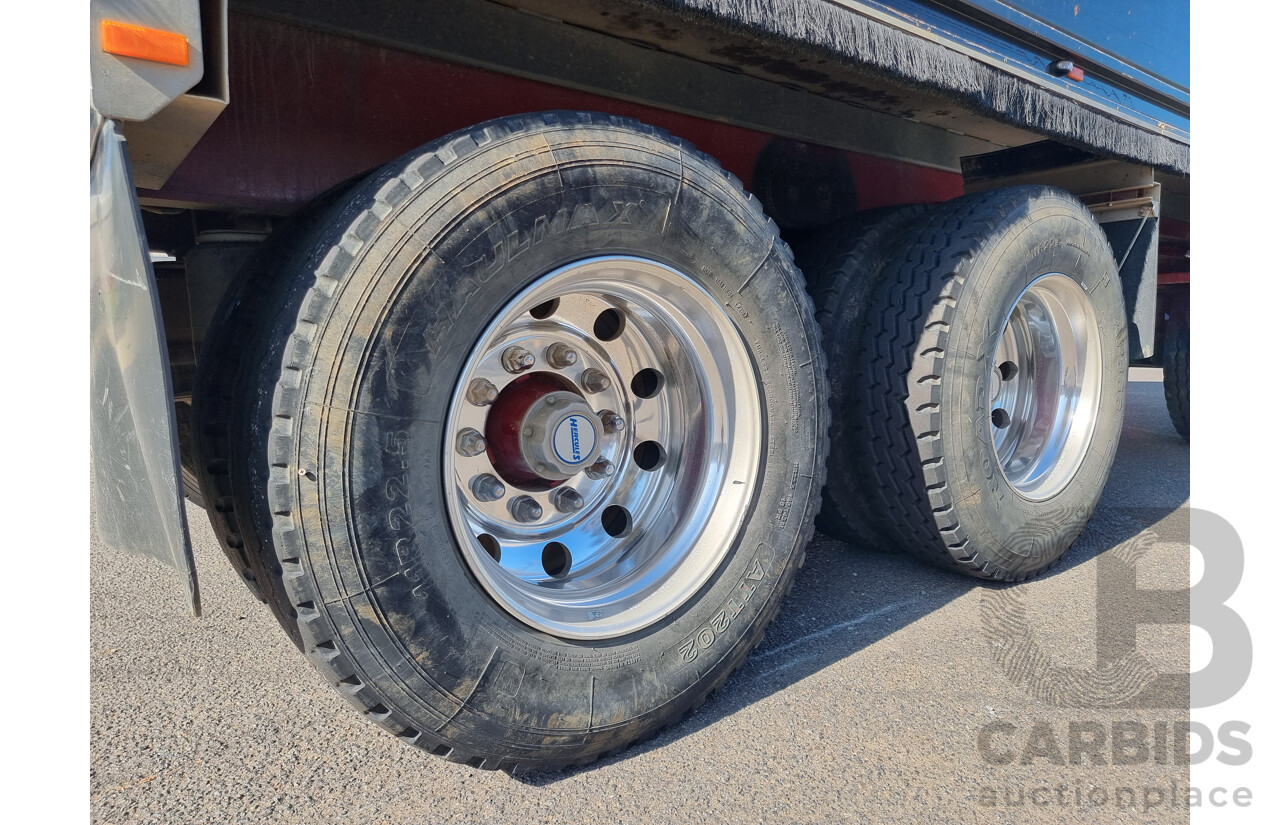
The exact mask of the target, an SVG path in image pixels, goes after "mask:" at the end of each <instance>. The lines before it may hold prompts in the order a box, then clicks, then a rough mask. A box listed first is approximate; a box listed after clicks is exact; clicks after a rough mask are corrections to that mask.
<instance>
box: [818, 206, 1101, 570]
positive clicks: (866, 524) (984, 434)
mask: <svg viewBox="0 0 1280 825" xmlns="http://www.w3.org/2000/svg"><path fill="white" fill-rule="evenodd" d="M858 240H859V241H860V242H862V243H864V244H866V243H876V244H880V245H881V248H880V251H876V252H871V253H866V254H864V255H863V256H862V257H863V259H864V260H867V261H871V262H874V265H875V267H876V268H877V270H878V271H876V272H874V273H872V274H870V275H868V274H867V273H861V274H857V275H855V274H853V273H852V271H847V272H846V273H845V274H844V275H841V274H840V271H839V269H838V268H837V269H836V271H835V272H834V275H833V276H831V277H834V278H835V279H836V280H837V281H838V280H839V279H840V278H845V279H848V278H853V277H859V278H870V279H871V280H872V282H873V283H874V284H875V286H874V290H873V292H872V294H871V295H870V297H869V300H868V307H867V309H866V311H865V322H863V323H861V324H860V326H861V329H860V330H852V331H850V332H849V336H850V337H849V338H846V339H843V340H840V339H838V338H835V337H831V336H829V337H828V338H827V339H826V341H825V344H826V346H827V347H828V349H829V355H830V360H831V362H832V364H833V372H834V373H835V374H836V375H835V378H834V380H833V383H834V385H835V386H836V387H837V388H839V387H841V386H843V387H845V388H847V391H845V392H839V391H837V393H836V396H835V403H836V407H835V409H834V410H833V414H834V416H835V417H836V418H837V419H840V418H841V417H842V416H843V417H845V422H844V424H843V427H842V428H841V430H840V435H839V437H838V438H836V439H835V440H834V442H833V445H832V457H831V463H832V464H833V465H835V464H839V465H840V467H841V468H842V469H840V470H836V471H833V472H832V473H831V474H830V477H829V486H828V490H827V494H826V498H827V500H828V501H829V502H838V503H839V507H836V508H833V509H834V510H835V513H834V515H836V516H838V515H839V513H840V511H841V510H842V509H847V510H848V511H849V512H851V513H853V514H854V515H855V519H856V523H855V524H854V525H853V528H854V532H857V531H859V530H860V531H862V532H870V533H872V534H873V538H872V539H871V540H873V541H878V542H887V543H889V544H892V545H896V546H897V547H899V548H901V549H903V550H906V551H908V552H912V553H915V554H917V555H920V556H921V557H923V558H925V559H928V560H930V561H932V562H935V563H937V564H940V565H942V566H944V567H948V568H952V569H955V570H958V571H961V572H964V573H967V574H969V575H972V576H977V577H980V578H988V579H995V580H1000V581H1018V580H1021V579H1024V578H1027V577H1029V576H1032V575H1035V574H1036V573H1038V572H1040V571H1042V570H1044V569H1045V568H1046V567H1048V566H1049V565H1050V564H1052V563H1053V562H1054V561H1056V560H1057V559H1058V558H1059V557H1061V556H1062V554H1063V553H1064V552H1066V550H1067V548H1068V547H1069V546H1070V545H1071V543H1072V542H1073V541H1074V540H1075V538H1076V537H1077V536H1078V535H1079V533H1080V531H1081V530H1082V529H1083V527H1084V525H1085V523H1086V522H1087V520H1088V519H1089V517H1090V515H1091V514H1092V512H1093V509H1094V506H1095V505H1096V504H1097V501H1098V498H1099V496H1100V495H1101V492H1102V488H1103V485H1104V484H1105V482H1106V479H1107V475H1108V473H1109V471H1110V468H1111V463H1112V459H1113V457H1114V455H1115V451H1116V446H1117V441H1118V438H1119V433H1120V426H1121V423H1122V419H1123V417H1124V397H1125V382H1126V373H1127V369H1126V368H1127V361H1126V359H1127V329H1126V325H1125V319H1124V305H1123V298H1122V294H1121V289H1120V281H1119V277H1118V275H1117V273H1116V265H1115V260H1114V258H1113V256H1112V251H1111V248H1110V246H1109V245H1108V243H1107V240H1106V237H1105V236H1104V234H1103V233H1102V231H1101V229H1100V228H1099V227H1098V225H1097V223H1096V222H1095V221H1094V219H1093V217H1092V215H1090V213H1089V211H1088V209H1086V208H1085V207H1084V206H1083V205H1081V204H1080V203H1079V202H1078V201H1077V200H1075V199H1074V198H1073V197H1071V196H1070V195H1069V194H1067V193H1065V192H1062V191H1060V190H1055V189H1050V188H1046V187H1019V188H1014V189H1005V190H997V191H993V192H988V193H984V194H979V195H971V196H966V197H963V198H960V199H957V200H955V201H952V202H949V203H947V204H944V205H942V206H940V207H938V208H936V209H934V210H932V211H930V212H929V213H928V214H927V215H926V216H924V217H922V218H918V219H917V220H916V222H915V223H914V224H913V225H912V226H910V228H909V229H907V230H906V231H905V232H903V233H902V234H901V235H900V236H897V237H892V236H891V234H890V233H888V232H885V231H878V232H877V231H872V232H871V233H870V234H867V233H865V232H864V233H863V234H862V235H860V236H858ZM829 275H830V273H829ZM820 277H821V276H820ZM844 291H845V290H843V289H842V288H841V284H840V283H831V282H830V281H829V282H828V290H827V292H826V293H825V295H826V297H827V299H828V300H829V301H838V300H840V299H839V297H838V296H839V295H840V294H841V293H842V292H844ZM841 309H842V308H841V307H840V306H839V305H838V304H837V305H830V306H829V305H826V304H824V305H823V306H822V307H821V310H822V313H823V315H824V317H835V316H838V315H839V313H840V312H841ZM855 336H856V340H854V337H855ZM824 518H825V516H824Z"/></svg>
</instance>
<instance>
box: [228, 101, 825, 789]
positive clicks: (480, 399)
mask: <svg viewBox="0 0 1280 825" xmlns="http://www.w3.org/2000/svg"><path fill="white" fill-rule="evenodd" d="M297 260H304V261H305V262H306V263H305V264H303V265H300V266H294V267H293V268H291V269H290V270H289V271H287V272H283V273H280V274H281V275H283V276H284V277H285V278H287V279H289V280H290V282H291V283H292V284H293V286H292V287H291V288H290V290H289V291H288V293H287V295H286V299H287V302H288V306H287V308H286V309H285V310H284V311H282V312H281V313H279V314H278V315H277V317H276V320H275V321H274V322H273V323H272V324H271V328H270V329H269V330H268V331H267V332H266V334H265V335H264V337H263V339H262V348H261V351H260V352H259V353H257V355H256V357H255V358H253V359H251V361H252V363H254V364H256V365H257V369H256V377H255V383H256V387H250V390H255V389H256V392H253V395H254V396H256V397H261V398H267V399H270V421H271V426H270V428H269V430H259V431H258V432H257V433H256V441H254V442H253V443H250V444H249V445H247V446H248V449H247V450H246V451H245V460H246V461H248V462H250V463H251V464H253V465H254V466H255V467H256V468H257V470H256V472H257V473H258V474H263V473H265V474H266V475H267V478H266V481H265V483H264V484H263V485H262V486H261V487H260V488H253V487H249V488H246V489H244V490H237V496H240V495H243V494H246V493H247V494H249V495H250V498H249V499H247V500H244V501H241V502H240V503H239V504H238V505H237V507H238V508H247V509H250V510H252V512H253V513H254V518H255V523H256V524H258V525H259V531H260V532H262V534H263V535H268V534H269V535H270V540H271V543H272V545H273V546H274V549H275V553H276V555H277V556H278V560H279V563H280V567H281V569H282V570H283V583H284V587H285V589H286V591H287V593H288V597H289V601H290V604H291V605H292V608H293V609H294V610H295V611H296V613H297V625H298V628H299V632H300V636H301V639H302V641H303V646H304V649H305V651H306V653H307V656H308V658H309V659H310V660H311V662H312V663H313V664H314V665H315V667H316V668H317V669H318V670H319V671H320V673H321V674H322V675H323V676H324V678H325V679H326V680H327V681H329V682H330V683H331V684H332V685H334V686H335V687H336V688H337V689H338V691H339V692H340V693H341V695H342V696H344V697H345V698H346V699H348V700H349V701H350V702H351V703H352V704H354V705H355V706H356V707H357V708H359V709H360V710H361V711H363V712H364V713H365V714H366V715H367V716H368V717H369V718H371V719H372V720H374V721H375V722H377V723H378V724H380V725H382V726H383V727H385V728H387V729H389V730H390V731H392V732H393V733H394V734H395V735H397V736H398V737H400V738H401V739H402V740H403V741H405V742H408V743H411V744H414V745H417V746H419V747H422V748H425V749H427V750H430V751H431V752H432V753H435V754H438V755H441V756H444V757H445V758H447V759H450V760H452V761H459V762H466V763H467V764H470V765H472V766H474V767H478V768H486V769H494V768H501V769H504V770H508V771H511V772H524V771H529V770H554V769H559V768H563V767H565V766H567V765H570V764H577V763H582V762H587V761H590V760H592V759H595V758H597V757H598V756H600V755H602V754H605V753H609V752H612V751H616V750H619V749H621V748H623V747H625V746H627V745H628V744H629V743H631V742H634V741H636V740H638V739H642V738H645V737H647V736H650V735H652V734H653V733H655V732H656V731H657V730H659V729H660V728H661V727H662V726H664V725H667V724H669V723H671V722H673V721H675V720H677V719H678V718H680V717H681V715H682V714H684V713H685V712H687V711H688V710H690V709H692V708H693V707H695V706H697V705H698V704H700V703H701V701H702V700H703V699H704V698H705V697H706V696H707V694H708V693H710V692H711V691H712V690H714V689H715V688H716V687H718V686H719V685H720V684H722V683H723V682H724V680H725V679H726V678H727V677H728V675H729V673H730V672H731V671H732V670H733V669H734V668H736V667H737V666H738V665H739V664H740V663H741V662H742V661H743V659H744V658H745V657H746V656H747V654H748V653H749V652H750V651H751V650H752V648H753V647H755V646H756V645H757V644H758V643H759V641H760V639H761V638H762V636H763V634H764V631H765V628H766V626H767V625H768V623H769V622H770V620H771V619H772V618H773V617H774V615H775V614H776V613H777V610H778V607H779V604H780V602H781V600H782V598H783V596H784V594H785V593H786V592H787V590H788V589H789V587H790V584H791V581H792V578H793V576H794V574H795V571H796V570H797V569H798V568H799V566H800V565H801V563H802V562H803V559H804V549H805V546H806V544H807V542H808V541H809V539H810V537H811V535H812V530H813V527H812V524H813V515H814V511H815V509H816V505H817V502H818V498H819V491H820V490H821V488H822V482H823V472H824V471H823V467H824V463H825V457H826V449H827V442H826V429H827V407H826V404H827V386H826V378H825V362H824V359H823V355H822V352H821V349H820V347H819V346H818V340H819V337H818V336H819V333H818V329H817V324H816V321H815V320H814V318H813V311H812V305H811V303H810V301H809V298H808V296H807V294H806V292H805V290H804V282H803V280H802V278H801V276H800V274H799V272H798V271H797V270H796V269H795V267H794V265H793V263H792V260H791V255H790V252H789V251H788V250H787V248H786V246H785V245H784V244H783V243H782V242H781V241H780V240H779V238H778V235H777V230H776V228H775V227H774V225H773V224H772V222H771V221H769V220H768V219H767V218H766V217H765V216H764V214H763V213H762V212H761V210H760V208H759V206H758V204H757V203H756V202H755V201H754V200H752V199H751V197H750V196H749V195H747V194H746V193H744V192H743V191H742V189H741V186H740V184H739V183H738V182H737V181H736V180H735V179H734V178H733V177H732V176H730V175H728V174H727V173H724V172H722V171H720V170H719V169H718V168H717V167H716V165H715V164H714V162H713V161H711V160H710V159H709V158H707V157H706V156H703V155H701V154H699V153H698V152H697V151H696V150H694V149H693V147H692V146H691V145H689V144H688V143H685V142H682V141H679V140H676V139H673V138H671V137H670V136H668V135H666V134H664V133H662V132H660V131H658V130H655V129H653V128H651V127H647V126H644V125H642V124H640V123H637V122H635V121H631V120H626V119H623V118H617V117H610V116H606V115H598V114H588V113H571V112H555V113H543V114H537V115H526V116H519V117H509V118H503V119H499V120H495V121H490V122H488V123H485V124H481V125H479V126H476V127H473V128H469V129H466V130H463V131H461V132H459V133H455V134H453V135H450V136H448V137H446V138H442V139H440V140H438V141H435V142H433V143H431V144H429V145H427V146H425V147H423V148H422V149H420V150H418V151H415V152H412V153H410V154H409V155H406V156H405V157H403V158H401V159H399V160H397V161H394V162H393V163H391V164H389V165H388V166H386V167H384V168H383V169H382V170H380V171H379V172H377V173H375V174H374V175H373V176H371V177H370V178H369V179H368V180H366V181H365V182H364V183H362V184H360V185H359V186H358V187H357V188H356V189H354V190H353V191H352V192H351V194H350V195H349V196H347V197H346V198H344V199H343V201H342V203H341V204H340V206H339V211H338V214H337V215H336V216H335V217H333V218H332V219H331V220H329V221H328V222H327V223H326V225H325V227H324V228H323V231H321V232H320V233H319V235H318V236H317V237H316V238H315V239H314V242H313V243H312V245H311V247H310V251H309V252H308V253H306V254H304V255H303V256H302V257H301V258H295V261H297ZM263 528H269V533H266V532H265V531H263Z"/></svg>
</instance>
